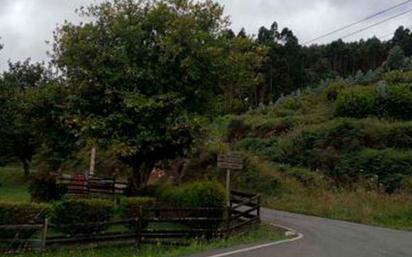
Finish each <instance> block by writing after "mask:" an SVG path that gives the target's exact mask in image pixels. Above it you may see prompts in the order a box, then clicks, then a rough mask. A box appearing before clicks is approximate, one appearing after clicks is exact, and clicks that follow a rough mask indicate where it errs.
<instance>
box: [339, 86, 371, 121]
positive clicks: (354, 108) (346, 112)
mask: <svg viewBox="0 0 412 257" xmlns="http://www.w3.org/2000/svg"><path fill="white" fill-rule="evenodd" d="M376 103H377V93H376V91H375V89H374V88H372V87H353V88H348V89H346V90H343V91H342V92H341V93H340V94H339V95H338V98H337V100H336V115H337V116H340V117H353V118H364V117H367V116H369V115H375V114H376V110H377V108H376V107H377V106H376Z"/></svg>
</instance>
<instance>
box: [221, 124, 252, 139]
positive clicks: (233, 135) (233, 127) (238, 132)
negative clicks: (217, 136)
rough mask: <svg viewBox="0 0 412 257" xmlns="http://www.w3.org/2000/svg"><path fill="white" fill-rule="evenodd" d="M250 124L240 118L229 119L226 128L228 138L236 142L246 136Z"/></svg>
mask: <svg viewBox="0 0 412 257" xmlns="http://www.w3.org/2000/svg"><path fill="white" fill-rule="evenodd" d="M249 130H250V126H248V125H246V123H245V121H244V120H243V119H240V118H233V119H231V120H230V121H229V123H228V125H227V129H226V133H227V134H226V139H227V141H228V142H234V141H237V140H239V139H241V138H244V137H245V136H246V134H247V133H248V131H249Z"/></svg>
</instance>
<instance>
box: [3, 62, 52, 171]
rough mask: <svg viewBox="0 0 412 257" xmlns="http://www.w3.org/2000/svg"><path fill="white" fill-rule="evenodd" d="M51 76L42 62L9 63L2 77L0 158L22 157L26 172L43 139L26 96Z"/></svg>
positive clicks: (20, 159) (13, 158)
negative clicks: (40, 138) (36, 126)
mask: <svg viewBox="0 0 412 257" xmlns="http://www.w3.org/2000/svg"><path fill="white" fill-rule="evenodd" d="M47 80H48V73H47V70H46V68H45V67H44V66H43V65H42V64H39V63H36V64H31V63H30V62H29V60H27V61H25V62H17V63H9V69H8V70H7V71H5V72H4V73H3V74H2V76H1V78H0V108H1V112H0V145H1V150H0V159H3V161H7V160H18V161H20V162H21V164H22V166H23V169H24V172H25V174H26V175H28V174H29V172H30V162H31V160H32V157H33V155H34V154H35V150H36V148H37V146H38V143H39V141H38V140H37V137H36V135H35V134H34V131H33V128H32V126H31V125H32V119H31V118H32V117H31V116H30V114H29V108H27V102H26V96H27V93H28V92H29V91H31V90H33V89H37V88H39V87H40V86H41V84H43V83H44V82H45V81H47Z"/></svg>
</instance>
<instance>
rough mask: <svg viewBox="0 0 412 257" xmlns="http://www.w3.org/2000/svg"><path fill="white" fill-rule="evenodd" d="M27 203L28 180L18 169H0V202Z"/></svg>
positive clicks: (12, 167) (11, 167)
mask: <svg viewBox="0 0 412 257" xmlns="http://www.w3.org/2000/svg"><path fill="white" fill-rule="evenodd" d="M2 200H3V201H13V202H28V201H30V194H29V192H28V179H27V178H26V177H25V176H24V173H23V171H22V169H21V168H20V167H14V166H8V167H0V201H2Z"/></svg>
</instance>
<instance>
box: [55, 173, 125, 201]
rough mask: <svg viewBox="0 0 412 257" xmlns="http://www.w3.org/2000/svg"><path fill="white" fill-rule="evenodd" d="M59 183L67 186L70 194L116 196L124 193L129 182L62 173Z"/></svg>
mask: <svg viewBox="0 0 412 257" xmlns="http://www.w3.org/2000/svg"><path fill="white" fill-rule="evenodd" d="M57 184H59V185H63V186H65V187H66V188H67V193H68V194H69V195H75V196H92V197H100V196H102V197H115V196H116V195H122V194H124V191H125V189H126V187H127V183H125V182H122V181H118V180H116V178H98V177H89V178H86V177H85V176H82V175H77V176H70V175H62V176H60V177H59V178H58V179H57Z"/></svg>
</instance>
